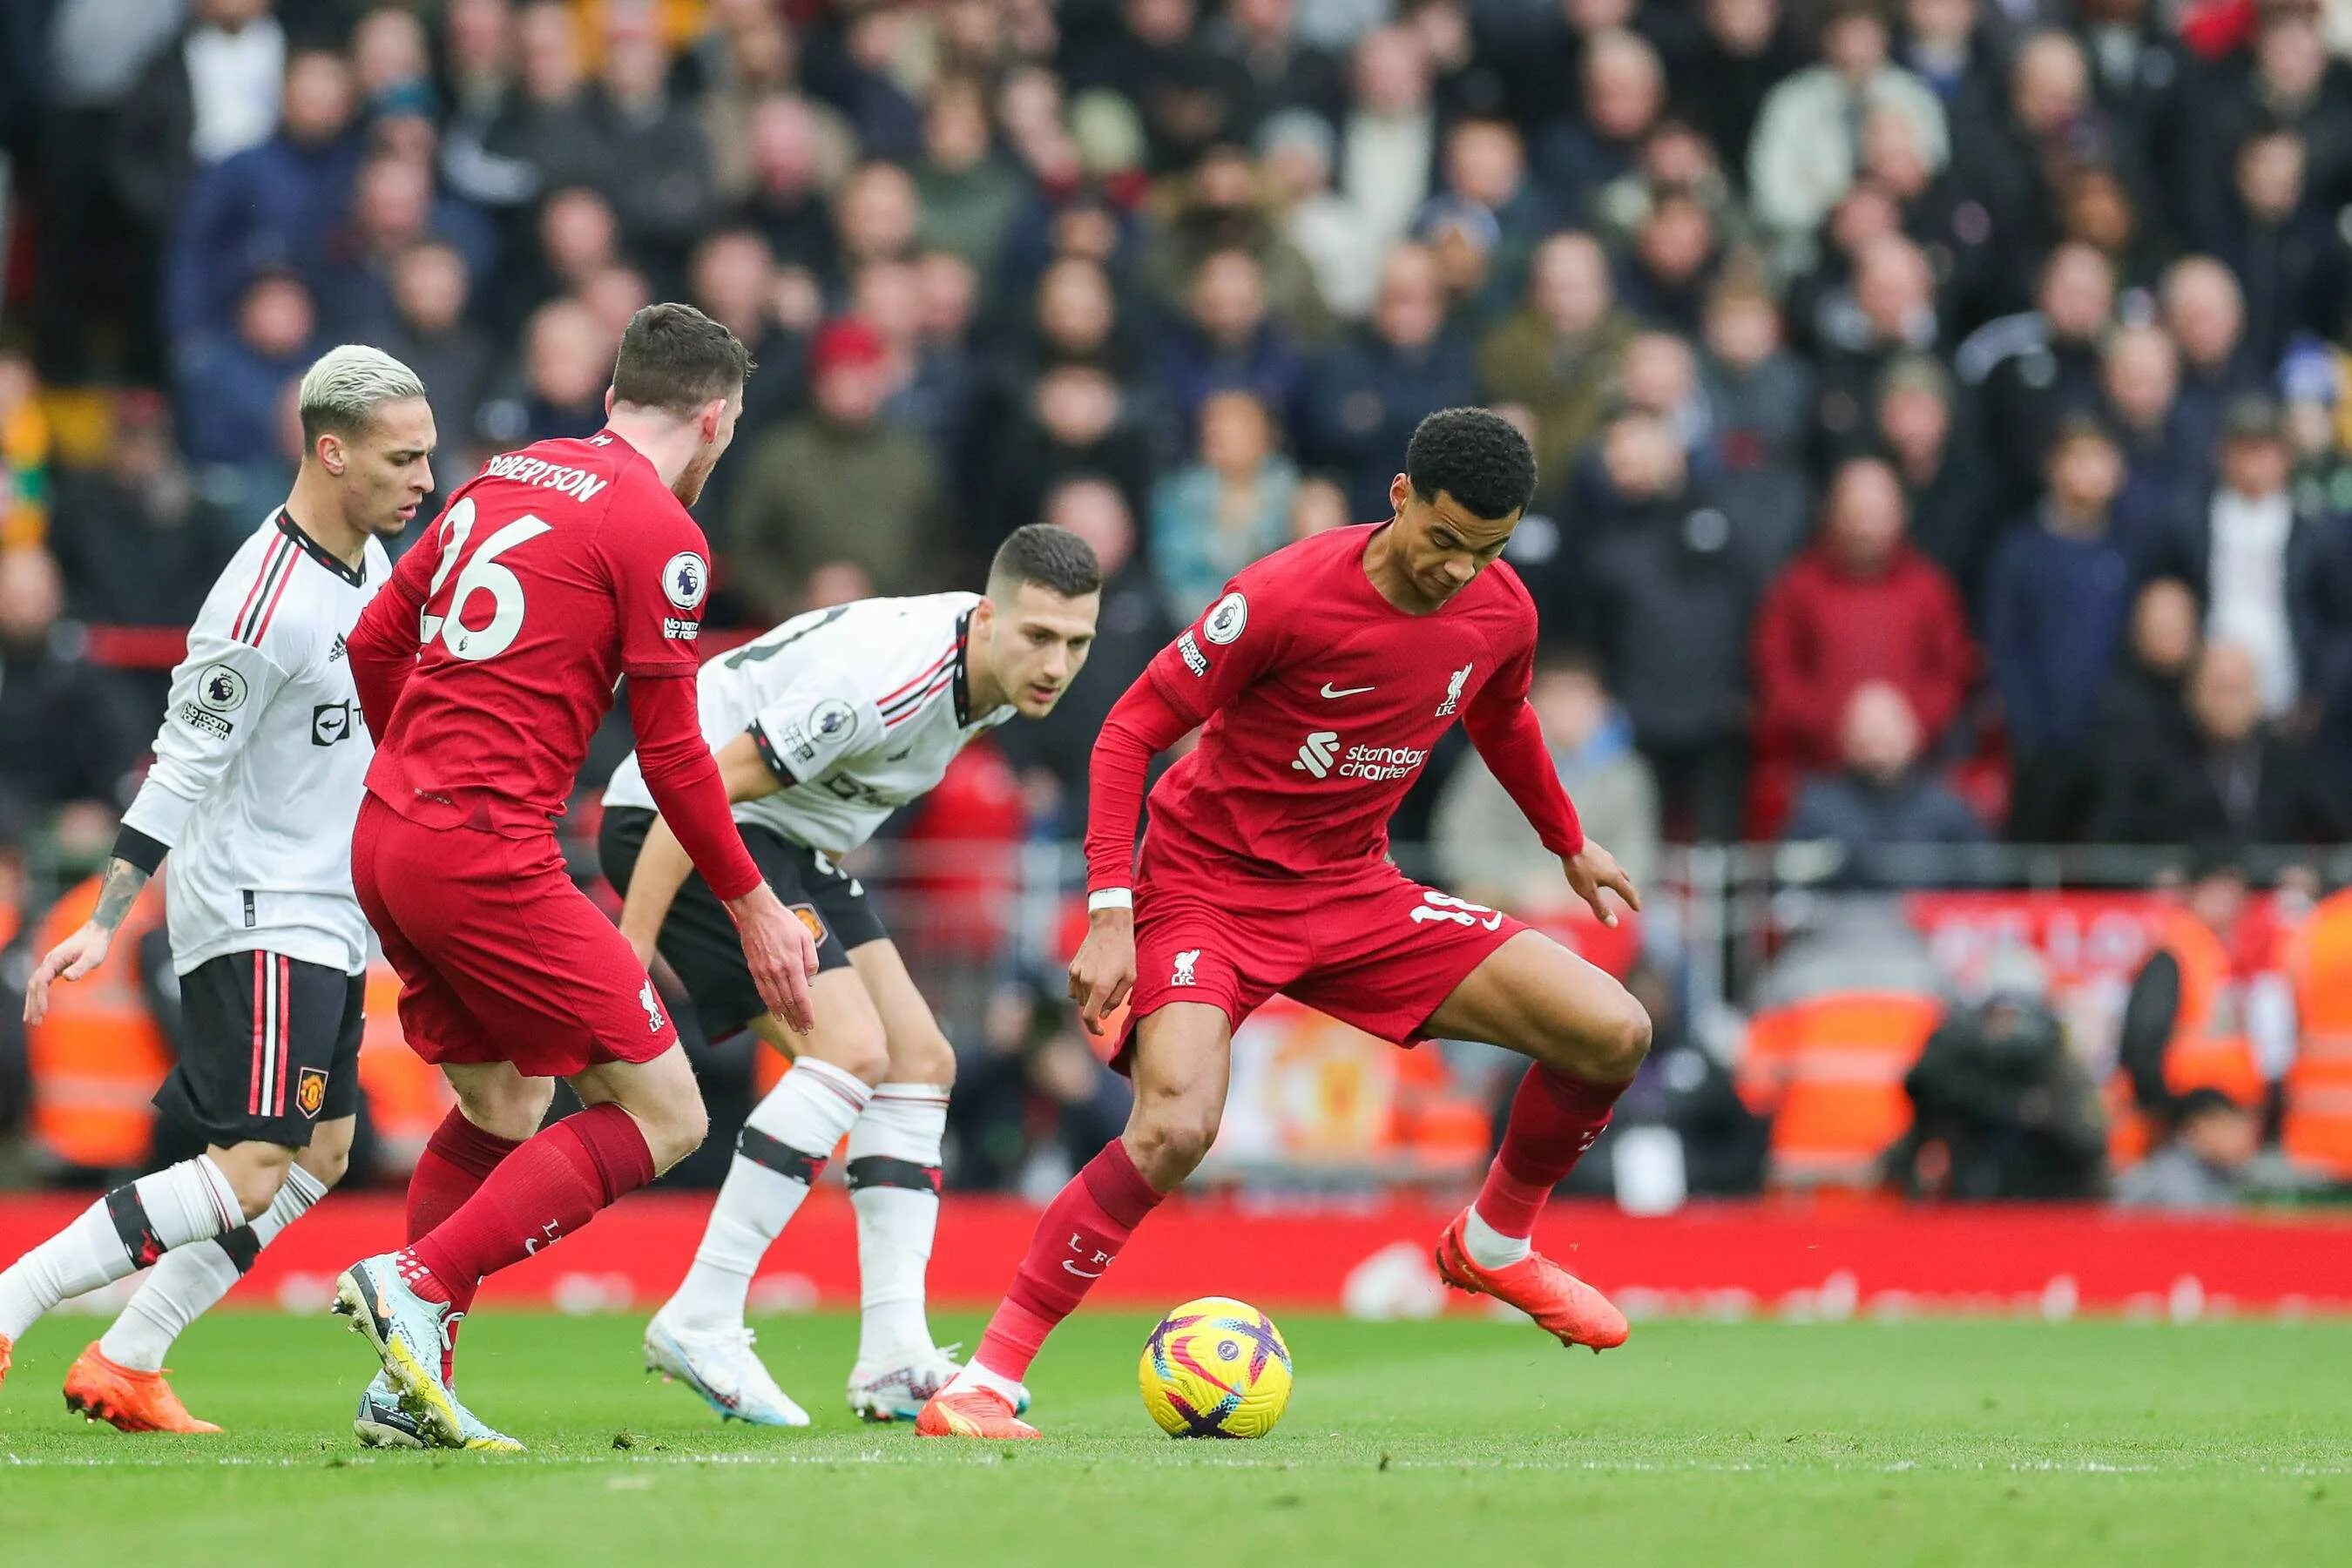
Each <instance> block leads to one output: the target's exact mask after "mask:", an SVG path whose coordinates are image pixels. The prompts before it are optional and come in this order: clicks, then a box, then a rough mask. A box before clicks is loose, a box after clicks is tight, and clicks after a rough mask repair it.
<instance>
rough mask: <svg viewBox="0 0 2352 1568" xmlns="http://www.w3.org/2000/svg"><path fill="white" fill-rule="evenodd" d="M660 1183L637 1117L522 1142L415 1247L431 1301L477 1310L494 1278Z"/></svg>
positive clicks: (572, 1119)
mask: <svg viewBox="0 0 2352 1568" xmlns="http://www.w3.org/2000/svg"><path fill="white" fill-rule="evenodd" d="M653 1179H654V1157H653V1151H652V1150H650V1149H648V1148H647V1147H646V1137H645V1134H644V1133H642V1132H640V1131H637V1124H636V1122H635V1120H633V1119H632V1118H631V1117H630V1115H629V1113H628V1112H627V1111H625V1110H622V1109H621V1108H620V1107H619V1106H617V1105H613V1104H604V1105H592V1106H590V1107H589V1108H588V1109H587V1110H583V1111H581V1112H579V1113H578V1114H577V1115H573V1116H567V1117H565V1118H564V1119H563V1120H562V1121H559V1122H557V1123H556V1124H555V1125H554V1126H552V1127H549V1128H547V1129H545V1130H543V1131H541V1132H540V1133H539V1135H538V1136H536V1137H534V1138H531V1139H530V1140H529V1141H528V1142H524V1143H523V1144H522V1145H521V1146H520V1148H518V1149H516V1150H515V1151H514V1152H513V1153H512V1154H510V1155H509V1156H508V1157H507V1158H506V1159H505V1160H503V1161H501V1162H500V1163H499V1165H498V1166H497V1168H496V1169H494V1170H493V1171H491V1172H490V1173H489V1174H488V1177H487V1178H485V1179H484V1180H483V1182H482V1184H481V1186H480V1188H479V1190H478V1191H477V1192H476V1193H475V1194H473V1195H472V1196H471V1197H469V1198H467V1200H466V1201H465V1202H464V1204H462V1205H460V1206H459V1207H458V1208H457V1212H456V1213H454V1214H452V1215H449V1216H448V1217H447V1218H446V1219H445V1220H443V1221H442V1222H441V1223H440V1224H439V1225H436V1226H434V1227H433V1229H432V1230H431V1231H430V1232H428V1233H427V1234H426V1235H425V1236H423V1237H418V1238H417V1239H416V1240H415V1242H414V1243H412V1244H411V1245H410V1247H409V1248H408V1251H407V1255H406V1256H407V1258H408V1259H409V1260H410V1261H412V1262H413V1263H415V1265H416V1266H417V1267H418V1268H421V1269H422V1270H423V1271H424V1276H425V1277H424V1278H422V1279H417V1278H415V1274H414V1272H413V1271H412V1282H413V1283H414V1284H415V1285H416V1287H417V1289H418V1293H419V1294H420V1295H423V1296H425V1297H426V1298H427V1299H428V1300H447V1301H451V1302H453V1303H456V1302H459V1301H460V1300H471V1299H472V1296H473V1290H474V1287H475V1286H477V1285H478V1284H479V1283H480V1282H481V1280H482V1279H484V1278H485V1277H486V1276H488V1275H491V1274H495V1273H497V1272H498V1271H499V1269H501V1268H506V1267H507V1266H508V1265H509V1264H513V1263H520V1261H522V1259H524V1258H528V1257H529V1256H530V1255H531V1254H532V1253H534V1252H537V1251H538V1250H539V1249H540V1248H541V1247H547V1246H549V1245H551V1244H552V1243H554V1242H556V1241H559V1240H561V1239H562V1237H566V1236H569V1235H571V1234H572V1232H573V1231H575V1230H578V1229H579V1228H580V1227H581V1226H583V1225H586V1224H587V1223H588V1222H589V1221H590V1220H591V1219H593V1218H594V1217H595V1215H596V1211H597V1210H599V1209H601V1208H604V1206H605V1205H609V1204H611V1203H612V1202H613V1201H614V1199H615V1198H618V1197H619V1196H620V1195H621V1194H624V1193H628V1192H634V1191H635V1189H637V1188H639V1187H642V1186H644V1185H645V1184H646V1183H647V1182H650V1181H652V1180H653Z"/></svg>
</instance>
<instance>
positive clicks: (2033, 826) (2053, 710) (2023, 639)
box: [1985, 416, 2132, 844]
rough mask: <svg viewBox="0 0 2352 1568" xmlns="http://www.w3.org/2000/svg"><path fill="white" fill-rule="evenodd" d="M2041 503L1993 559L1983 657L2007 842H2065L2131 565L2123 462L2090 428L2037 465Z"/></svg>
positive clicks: (2081, 811) (2077, 812)
mask: <svg viewBox="0 0 2352 1568" xmlns="http://www.w3.org/2000/svg"><path fill="white" fill-rule="evenodd" d="M2045 466H2046V468H2047V469H2048V475H2049V487H2050V488H2049V493H2048V495H2047V496H2046V497H2045V498H2044V499H2043V500H2042V504H2041V505H2040V507H2039V508H2037V509H2036V510H2035V511H2034V513H2033V515H2032V517H2031V518H2030V519H2029V520H2027V521H2024V522H2021V523H2020V524H2018V525H2017V526H2014V527H2012V528H2011V529H2010V531H2008V533H2007V534H2006V535H2005V536H2004V537H2003V538H2002V540H2001V542H2000V547H1999V548H1998V550H1996V551H1995V552H1994V555H1993V563H1992V579H1991V582H1990V585H1989V586H1988V588H1987V590H1986V607H1985V647H1986V649H1987V652H1988V655H1989V658H1990V663H1991V666H1992V679H1993V685H1994V687H1995V688H1996V689H1998V690H1999V691H2000V701H2001V709H2002V713H2003V716H2004V718H2005V719H2006V721H2007V722H2008V725H2009V743H2010V749H2011V753H2012V755H2013V757H2014V759H2015V784H2014V786H2013V789H2012V793H2011V808H2010V820H2009V834H2010V837H2011V838H2013V839H2016V840H2017V841H2019V842H2020V843H2025V844H2050V843H2063V842H2065V841H2068V840H2070V839H2072V838H2074V837H2075V836H2076V835H2077V834H2078V833H2079V832H2080V831H2081V828H2082V826H2083V824H2084V816H2085V814H2086V810H2087V805H2086V798H2085V797H2086V795H2087V792H2088V790H2089V788H2090V785H2089V783H2088V780H2089V776H2090V774H2089V768H2090V759H2089V758H2088V756H2087V755H2086V754H2085V752H2084V747H2085V745H2086V743H2087V742H2089V740H2090V739H2091V726H2092V722H2093V719H2094V716H2095V713H2096V710H2097V703H2098V700H2099V694H2100V692H2101V691H2102V690H2103V689H2105V684H2106V679H2107V674H2108V671H2109V670H2111V669H2112V668H2114V667H2115V659H2116V647H2118V645H2119V644H2120V643H2121V641H2122V638H2123V631H2124V624H2125V620H2126V616H2127V614H2128V605H2129V603H2130V597H2131V577H2132V565H2131V561H2130V557H2129V556H2128V555H2127V554H2126V545H2125V541H2123V540H2122V539H2120V538H2119V537H2117V530H2116V517H2115V501H2116V494H2117V493H2118V491H2119V490H2120V489H2122V486H2123V461H2122V458H2121V456H2120V455H2119V454H2118V453H2117V452H2116V445H2115V442H2114V440H2113V439H2112V438H2111V437H2109V436H2108V435H2107V433H2106V431H2105V428H2104V427H2102V426H2100V425H2099V424H2097V422H2095V420H2092V419H2089V418H2087V417H2079V416H2078V417H2075V418H2072V419H2069V420H2067V421H2065V422H2064V423H2063V424H2062V425H2061V426H2060V427H2059V429H2058V431H2057V432H2056V435H2055V437H2053V441H2052V444H2051V447H2050V456H2049V458H2048V461H2047V464H2046V465H2045Z"/></svg>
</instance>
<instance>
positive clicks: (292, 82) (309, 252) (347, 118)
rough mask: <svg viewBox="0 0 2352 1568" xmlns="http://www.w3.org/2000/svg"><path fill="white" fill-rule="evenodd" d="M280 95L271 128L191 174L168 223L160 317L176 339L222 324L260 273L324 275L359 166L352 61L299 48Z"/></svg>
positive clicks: (316, 282) (313, 279)
mask: <svg viewBox="0 0 2352 1568" xmlns="http://www.w3.org/2000/svg"><path fill="white" fill-rule="evenodd" d="M285 92H286V111H285V117H284V120H283V121H282V122H281V123H280V125H279V127H278V133H277V134H276V135H275V136H273V137H272V138H271V139H270V140H268V142H263V143H262V144H261V145H259V146H257V147H253V148H250V149H248V150H247V151H245V152H242V153H237V154H236V155H235V156H234V157H230V158H227V159H225V160H223V161H222V162H220V163H215V164H213V165H211V166H210V167H208V168H205V170H203V171H202V172H201V173H200V174H197V175H196V177H195V179H194V182H193V183H192V184H191V185H190V187H189V190H188V195H187V201H186V205H184V207H183V208H181V209H180V211H179V213H178V215H177V217H176V219H175V220H174V222H173V229H172V247H171V256H170V260H169V262H168V267H169V273H168V276H167V277H166V279H165V284H164V301H163V318H164V322H165V325H166V327H167V328H168V330H169V331H171V333H172V334H173V336H174V337H175V338H177V337H182V336H184V335H185V334H188V333H191V332H199V331H225V330H226V329H227V328H228V326H229V325H230V323H231V321H233V320H234V318H235V314H236V302H237V300H238V298H239V296H241V295H242V294H243V293H244V292H245V290H246V288H247V285H248V284H249V283H250V282H251V281H252V279H253V278H254V276H255V274H256V273H257V272H260V271H262V270H265V269H269V270H285V271H291V272H293V273H295V274H296V275H297V276H299V277H300V278H301V279H303V280H304V281H305V282H306V283H308V284H309V285H310V287H311V288H312V289H314V290H315V289H319V288H320V287H321V286H322V285H324V284H325V283H326V282H327V281H328V278H329V271H328V268H329V261H330V239H331V236H332V235H333V233H334V231H335V228H336V226H338V225H339V224H340V223H341V221H342V218H343V216H344V214H345V212H346V211H347V210H348V209H349V208H350V206H351V203H352V185H353V182H354V181H355V179H356V178H357V175H358V173H359V163H360V142H359V138H358V137H357V136H355V135H353V134H352V110H353V103H352V70H351V67H350V65H349V64H348V63H346V62H345V60H344V59H343V58H342V57H341V55H338V54H335V53H333V52H331V51H330V50H326V49H305V50H302V51H300V52H298V53H296V54H294V55H292V56H290V57H289V58H288V59H287V61H286V89H285Z"/></svg>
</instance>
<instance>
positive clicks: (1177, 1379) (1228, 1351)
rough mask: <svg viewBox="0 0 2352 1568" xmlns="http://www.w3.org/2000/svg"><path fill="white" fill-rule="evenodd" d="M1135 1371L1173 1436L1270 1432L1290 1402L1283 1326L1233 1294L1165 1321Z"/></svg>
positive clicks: (1151, 1407) (1148, 1404) (1188, 1306)
mask: <svg viewBox="0 0 2352 1568" xmlns="http://www.w3.org/2000/svg"><path fill="white" fill-rule="evenodd" d="M1136 1375H1137V1378H1138V1380H1139V1382H1141V1384H1143V1407H1144V1408H1145V1409H1146V1410H1148V1411H1150V1413H1151V1418H1152V1419H1153V1420H1154V1421H1157V1422H1159V1423H1160V1430H1161V1431H1163V1432H1165V1433H1167V1434H1168V1435H1169V1436H1171V1437H1263V1436H1265V1435H1266V1434H1267V1433H1268V1432H1271V1431H1273V1430H1274V1424H1275V1423H1276V1422H1277V1421H1279V1420H1281V1419H1282V1412H1283V1410H1284V1409H1285V1407H1286V1406H1287V1405H1289V1404H1290V1347H1289V1346H1288V1345H1286V1344H1285V1343H1283V1342H1282V1331H1281V1330H1279V1329H1277V1328H1276V1327H1275V1326H1274V1320H1273V1319H1271V1318H1269V1317H1267V1316H1266V1315H1265V1313H1264V1312H1261V1311H1259V1310H1257V1309H1256V1308H1255V1307H1253V1306H1251V1305H1250V1304H1249V1303H1248V1302H1246V1301H1236V1300H1234V1299H1233V1298H1232V1297H1230V1296H1203V1297H1202V1298H1201V1299H1200V1300H1197V1301H1187V1302H1185V1303H1184V1304H1183V1305H1182V1306H1181V1307H1179V1308H1177V1309H1176V1310H1174V1311H1172V1312H1171V1313H1169V1314H1168V1315H1167V1316H1166V1317H1164V1318H1162V1319H1160V1326H1159V1327H1158V1328H1156V1329H1153V1330H1152V1331H1151V1337H1150V1339H1149V1340H1146V1341H1145V1342H1144V1344H1143V1361H1142V1364H1141V1365H1139V1367H1138V1368H1137V1369H1136Z"/></svg>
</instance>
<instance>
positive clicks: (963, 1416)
mask: <svg viewBox="0 0 2352 1568" xmlns="http://www.w3.org/2000/svg"><path fill="white" fill-rule="evenodd" d="M915 1436H918V1437H986V1438H991V1439H1007V1440H1009V1439H1013V1438H1021V1437H1037V1436H1044V1434H1042V1433H1040V1432H1039V1431H1038V1430H1037V1428H1035V1427H1034V1426H1030V1425H1029V1423H1027V1422H1026V1421H1024V1420H1022V1419H1021V1418H1020V1417H1019V1416H1018V1415H1013V1405H1012V1404H1011V1403H1010V1402H1009V1401H1007V1400H1006V1399H1005V1397H1004V1395H1003V1394H999V1393H997V1392H995V1391H994V1390H993V1389H987V1388H967V1389H965V1390H963V1391H962V1392H961V1393H951V1392H950V1391H948V1390H946V1389H942V1390H940V1392H939V1393H937V1394H932V1395H931V1397H930V1402H929V1404H927V1405H924V1406H923V1410H922V1414H921V1415H918V1416H916V1417H915Z"/></svg>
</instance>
